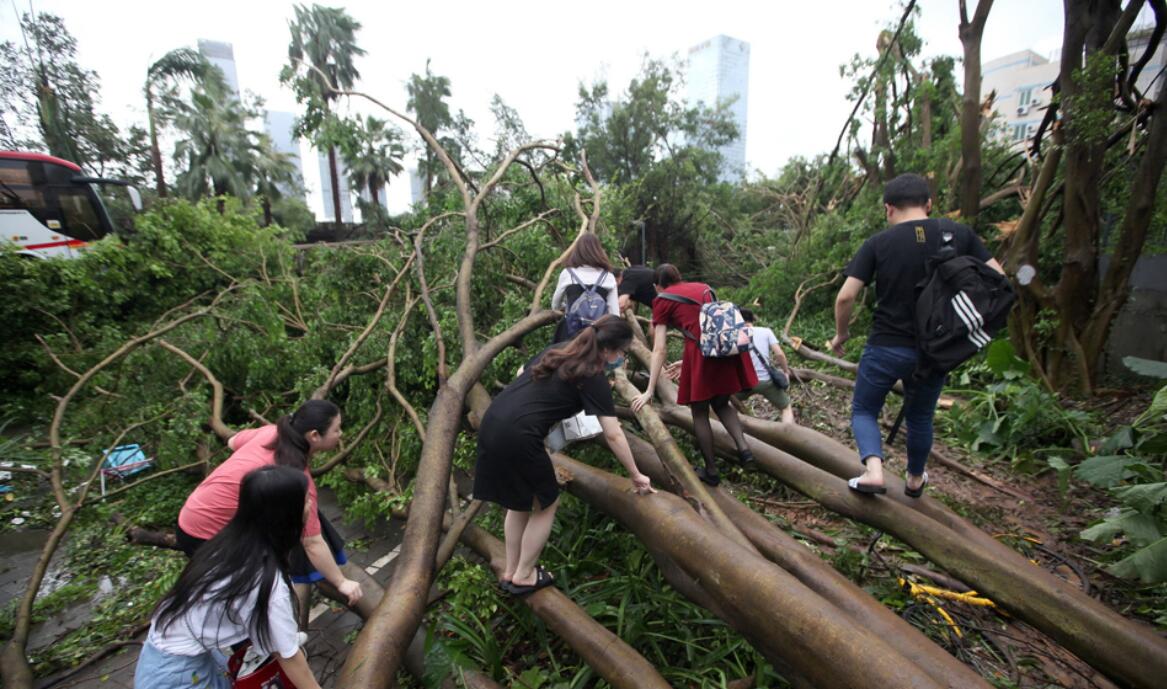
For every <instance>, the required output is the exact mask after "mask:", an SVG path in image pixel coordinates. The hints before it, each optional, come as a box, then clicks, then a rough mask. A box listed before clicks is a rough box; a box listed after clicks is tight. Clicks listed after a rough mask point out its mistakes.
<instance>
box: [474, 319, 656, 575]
mask: <svg viewBox="0 0 1167 689" xmlns="http://www.w3.org/2000/svg"><path fill="white" fill-rule="evenodd" d="M631 344H632V327H631V326H629V325H628V323H626V322H624V321H623V320H621V319H620V318H618V317H616V316H612V315H607V316H604V317H603V318H601V319H599V320H598V321H596V322H595V323H593V324H592V325H590V326H588V327H586V328H584V329H583V330H582V331H581V332H580V333H579V334H578V335H576V336H575V337H574V338H573V339H572V340H571V341H570V342H567V343H560V344H556V345H552V346H551V347H548V348H547V349H545V350H543V351H542V352H540V353H539V354H538V355H536V356H535V357H534V358H533V359H531V361H529V362H528V363H527V365H526V366H525V367H524V369H523V371H522V373H520V374H519V377H518V378H516V379H515V380H514V381H513V382H512V383H511V384H510V385H508V386H507V387H506V389H505V390H503V391H502V392H501V393H499V394H498V396H496V397H495V398H494V400H493V401H492V402H491V404H490V407H488V408H487V410H486V413H485V414H484V415H483V418H482V422H481V423H480V424H479V428H478V461H477V464H476V466H475V471H474V497H475V499H477V500H483V501H486V502H493V503H497V504H499V505H502V506H503V507H505V508H506V510H507V513H506V519H505V522H504V527H503V531H504V535H505V539H504V540H505V542H506V567H505V568H504V570H503V575H502V578H501V580H500V581H499V585H500V586H501V587H502V588H503V590H505V591H507V592H508V593H510V594H512V595H516V596H521V595H526V594H528V593H532V592H534V591H537V590H539V589H541V588H544V587H546V586H550V585H552V584H553V583H554V579H553V578H552V576H551V574H550V573H549V572H548V571H547V570H546V569H544V568H543V567H542V566H539V565H538V564H537V563H538V560H539V555H540V553H542V552H543V546H544V545H546V543H547V538H548V537H549V536H550V535H551V525H552V523H554V521H555V509H556V508H557V507H558V505H559V484H558V483H557V482H556V480H555V470H554V469H553V468H552V465H551V458H550V457H549V456H548V455H547V450H546V449H545V448H544V446H543V439H544V438H545V437H546V436H547V432H548V431H549V430H550V429H551V427H552V426H553V425H554V424H556V423H558V422H560V421H562V420H563V419H566V418H570V417H571V416H574V415H575V414H577V413H579V412H580V411H581V410H583V411H584V412H586V413H588V414H593V415H595V416H597V417H599V419H600V425H601V426H602V427H603V429H604V439H605V440H606V441H607V443H608V447H610V448H611V449H612V452H613V453H614V454H615V455H616V458H617V459H619V460H620V463H621V464H623V465H624V468H625V469H627V471H628V475H629V476H630V477H631V478H632V487H633V489H634V490H635V491H636V493H638V494H641V495H645V494H649V493H655V492H656V490H655V489H653V487H652V485H651V482H650V481H649V479H648V477H647V476H645V475H644V474H642V473H640V470H639V469H637V468H636V462H635V461H634V460H633V459H632V451H631V450H630V449H629V448H628V440H627V439H626V438H625V437H624V431H623V429H622V428H621V427H620V422H619V420H618V419H617V418H616V404H615V402H613V400H612V390H611V388H610V387H609V386H608V380H607V378H606V376H605V375H604V373H605V371H606V370H609V369H610V370H614V369H615V368H617V367H619V366H620V365H621V364H622V363H623V361H624V355H625V352H626V351H627V350H628V347H629V346H630V345H631Z"/></svg>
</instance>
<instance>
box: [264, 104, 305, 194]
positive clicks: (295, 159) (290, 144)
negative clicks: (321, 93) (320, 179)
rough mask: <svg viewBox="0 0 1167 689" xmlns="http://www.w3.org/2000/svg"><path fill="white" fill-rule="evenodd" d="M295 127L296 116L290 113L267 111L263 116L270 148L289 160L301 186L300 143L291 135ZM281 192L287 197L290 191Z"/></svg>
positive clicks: (302, 179) (302, 176)
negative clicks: (294, 168) (294, 167)
mask: <svg viewBox="0 0 1167 689" xmlns="http://www.w3.org/2000/svg"><path fill="white" fill-rule="evenodd" d="M295 126H296V116H295V115H293V114H292V113H290V112H279V111H276V110H268V111H267V113H265V114H264V118H263V127H264V129H265V130H266V131H267V135H268V136H270V137H271V143H272V147H273V148H275V149H276V150H277V151H279V152H280V153H283V154H285V155H287V156H288V158H289V159H291V161H292V163H293V164H294V165H295V166H296V174H297V176H298V177H299V178H300V179H299V180H298V182H299V184H300V186H303V183H304V169H303V167H302V164H301V162H300V141H299V139H297V138H296V135H295V134H293V133H292V129H293V128H294V127H295ZM281 191H282V192H283V193H284V194H285V195H287V194H288V193H289V192H290V191H291V190H290V189H281Z"/></svg>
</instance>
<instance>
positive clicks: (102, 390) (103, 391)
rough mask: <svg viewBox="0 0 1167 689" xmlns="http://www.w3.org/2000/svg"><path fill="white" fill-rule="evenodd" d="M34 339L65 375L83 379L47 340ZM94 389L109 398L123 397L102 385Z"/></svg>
mask: <svg viewBox="0 0 1167 689" xmlns="http://www.w3.org/2000/svg"><path fill="white" fill-rule="evenodd" d="M33 337H35V338H36V341H37V342H39V343H40V344H41V347H43V348H44V350H45V354H48V355H49V358H50V359H52V360H53V363H55V364H56V365H57V366H58V367H59V368H60V369H61V370H62V371H64V372H65V373H68V374H69V375H71V376H73V377H74V378H80V377H81V374H80V373H78V372H76V371H74V370H73V369H71V368H69V367H68V366H67V365H65V362H63V361H61V359H60V358H59V357H58V356H57V354H56V352H54V351H53V348H52V347H50V346H49V343H48V342H45V338H43V337H41V336H40V335H34V336H33ZM93 389H94V390H96V391H97V392H99V393H101V394H103V395H106V396H108V397H121V395H119V394H117V393H116V392H110V391H109V390H106V389H105V388H103V387H101V386H100V385H94V386H93Z"/></svg>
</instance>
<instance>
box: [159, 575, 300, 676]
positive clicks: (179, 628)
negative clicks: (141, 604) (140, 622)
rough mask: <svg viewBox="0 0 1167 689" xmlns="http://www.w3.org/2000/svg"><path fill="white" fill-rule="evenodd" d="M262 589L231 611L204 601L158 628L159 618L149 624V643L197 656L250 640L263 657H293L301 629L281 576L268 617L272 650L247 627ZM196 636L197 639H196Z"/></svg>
mask: <svg viewBox="0 0 1167 689" xmlns="http://www.w3.org/2000/svg"><path fill="white" fill-rule="evenodd" d="M258 596H259V588H258V587H256V588H255V589H253V590H252V591H251V592H250V593H249V594H248V595H247V597H246V598H245V599H242V600H237V601H236V602H235V605H234V606H232V610H230V611H228V610H227V609H226V608H223V607H220V606H216V607H215V608H214V609H212V608H211V607H210V606H208V605H206V604H205V603H203V602H202V601H199V602H198V603H195V604H194V605H193V606H191V608H190V609H189V610H187V611H186V612H185V613H183V614H182V615H180V616H179V617H176V618H175V619H174V620H172V621H171V622H170V624H168V625H166V628H165V629H159V628H158V619H157V617H155V619H154V620H152V621H151V622H150V634H149V636H147V637H146V640H147V641H149V642H150V645H151V646H153V647H154V648H157V649H158V650H159V651H162V652H163V653H169V654H171V655H179V656H197V655H201V654H203V653H206V652H208V650H209V649H212V648H224V647H227V646H231V645H233V644H237V643H239V642H240V641H243V640H244V639H251V644H252V646H254V647H255V649H256V650H257V651H259V652H260V653H262V654H263V655H267V654H275V653H278V654H279V656H280V657H281V658H291V657H292V656H294V655H296V653H297V652H298V651H299V650H300V639H299V628H298V627H297V625H296V619H295V616H294V615H293V614H292V594H291V592H290V591H289V590H288V585H287V584H286V583H284V579H283V577H281V576H278V575H277V576H276V582H275V585H274V586H272V591H271V600H269V601H268V606H267V618H268V625H269V626H270V627H271V645H272V648H263V647H262V646H261V645H260V643H259V639H258V637H257V635H256V634H255V633H254V630H252V629H249V628H248V627H247V620H249V619H251V612H252V611H253V610H254V609H255V599H256V598H257V597H258ZM196 634H197V636H195V635H196Z"/></svg>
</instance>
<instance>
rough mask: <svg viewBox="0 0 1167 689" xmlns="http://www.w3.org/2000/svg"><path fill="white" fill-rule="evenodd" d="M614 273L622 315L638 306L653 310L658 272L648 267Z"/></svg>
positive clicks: (618, 269)
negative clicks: (642, 305) (641, 305)
mask: <svg viewBox="0 0 1167 689" xmlns="http://www.w3.org/2000/svg"><path fill="white" fill-rule="evenodd" d="M612 272H613V273H614V274H615V275H616V286H617V289H616V291H617V293H618V294H619V298H618V299H619V302H620V312H621V313H623V312H624V311H627V310H629V309H635V308H636V306H637V304H644V305H645V306H647V307H648V308H650V309H651V308H652V301H653V300H654V299H656V271H654V270H653V269H652V268H648V267H647V266H628V267H627V268H623V269H620V268H617V269H615V270H613V271H612Z"/></svg>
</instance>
